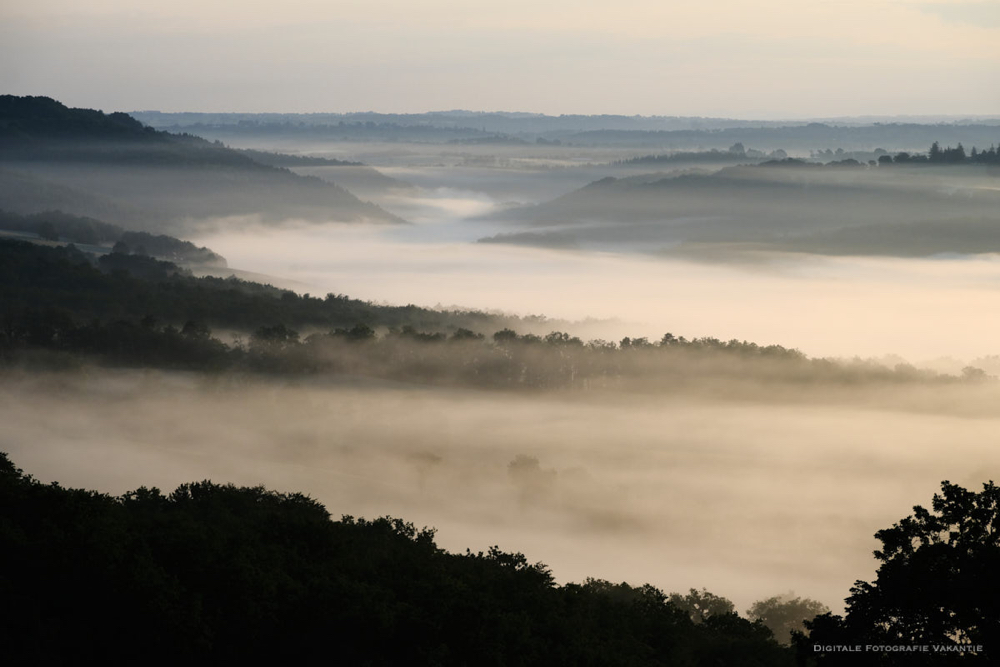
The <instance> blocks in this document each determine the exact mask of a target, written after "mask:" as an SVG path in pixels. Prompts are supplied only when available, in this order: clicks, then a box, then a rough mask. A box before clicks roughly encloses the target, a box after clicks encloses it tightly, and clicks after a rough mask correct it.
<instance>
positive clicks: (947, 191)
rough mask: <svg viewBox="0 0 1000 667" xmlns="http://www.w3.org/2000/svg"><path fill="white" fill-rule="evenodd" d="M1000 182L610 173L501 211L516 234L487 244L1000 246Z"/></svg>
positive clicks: (868, 250) (988, 171)
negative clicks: (552, 196) (615, 175)
mask: <svg viewBox="0 0 1000 667" xmlns="http://www.w3.org/2000/svg"><path fill="white" fill-rule="evenodd" d="M995 183H996V177H995V175H994V172H993V171H992V168H991V167H990V166H988V165H954V166H912V167H910V166H895V165H890V166H878V167H871V166H869V165H861V164H859V163H857V162H854V163H846V164H836V163H835V164H828V165H825V166H824V165H819V164H815V163H806V162H801V161H797V160H784V161H770V162H766V163H762V164H760V165H754V166H739V167H728V168H724V169H721V170H719V171H716V172H714V173H708V172H704V171H686V172H679V173H678V172H674V173H654V174H645V175H641V176H632V177H627V178H620V179H616V178H610V177H609V178H605V179H602V180H600V181H595V182H594V183H591V184H589V185H587V186H585V187H583V188H581V189H579V190H576V191H574V192H571V193H568V194H566V195H564V196H562V197H559V198H557V199H554V200H552V201H549V202H546V203H543V204H540V205H537V206H533V207H522V208H519V209H508V210H506V211H503V212H501V213H497V214H494V215H493V216H492V217H493V218H494V219H499V220H504V221H506V222H508V223H509V224H510V226H511V228H512V229H511V231H510V232H506V233H501V234H497V235H495V236H493V237H489V238H485V239H482V241H484V242H493V243H517V244H524V245H539V246H550V247H598V248H612V247H617V248H621V247H629V248H633V249H638V250H640V251H644V252H660V251H662V250H664V249H669V250H670V251H671V252H681V253H683V252H686V251H688V250H692V249H694V248H696V247H697V248H699V249H703V248H704V246H706V245H711V246H716V247H722V246H724V245H733V244H743V247H744V248H753V249H758V250H796V251H808V252H819V253H827V254H858V253H861V254H880V255H889V256H919V255H930V254H935V253H941V252H997V251H1000V224H998V223H997V218H996V211H997V210H998V206H1000V190H997V188H996V186H995ZM869 241H870V242H871V243H869Z"/></svg>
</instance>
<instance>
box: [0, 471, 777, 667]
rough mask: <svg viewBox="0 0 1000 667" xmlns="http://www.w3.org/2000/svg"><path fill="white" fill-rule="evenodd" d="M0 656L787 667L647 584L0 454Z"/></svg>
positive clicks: (767, 646)
mask: <svg viewBox="0 0 1000 667" xmlns="http://www.w3.org/2000/svg"><path fill="white" fill-rule="evenodd" d="M0 554H2V563H3V570H2V572H0V597H2V599H3V605H0V642H2V645H3V652H4V657H5V659H6V660H8V661H10V662H11V664H29V663H30V664H79V663H81V662H88V661H91V660H93V661H97V662H102V663H109V662H110V663H118V662H124V661H131V660H134V659H135V656H137V655H148V656H153V657H152V658H151V659H152V660H153V662H161V661H162V662H167V661H170V662H174V661H184V662H190V661H192V660H193V661H195V662H196V663H198V664H201V663H204V662H207V661H209V660H211V661H212V662H224V663H227V664H228V663H244V664H262V663H265V662H266V663H273V664H300V663H303V662H306V661H308V662H315V661H323V662H330V661H333V662H335V663H336V664H344V665H372V666H382V665H385V666H388V665H442V666H446V665H456V666H458V665H497V666H505V665H555V666H559V665H566V666H573V667H576V666H578V665H593V666H594V667H597V666H609V667H613V666H616V665H622V666H625V665H651V666H655V665H664V666H668V665H669V666H673V665H710V664H713V665H714V664H722V665H731V666H733V667H743V666H746V667H757V666H760V665H767V666H774V667H782V666H788V667H791V665H792V664H794V662H793V655H792V652H791V650H789V649H787V648H784V647H782V646H780V645H779V644H778V643H777V642H775V641H774V640H773V639H772V637H771V633H770V631H769V630H768V629H767V628H766V627H765V626H764V625H763V624H761V623H759V622H758V623H754V622H751V621H748V620H746V619H743V618H740V617H739V616H737V615H736V614H735V613H719V614H712V615H711V616H708V617H706V618H704V619H701V621H700V622H697V623H695V622H693V621H692V620H691V617H690V614H689V613H688V612H687V611H684V610H681V609H678V608H677V607H676V606H675V605H674V604H673V603H672V602H671V598H668V597H667V596H666V595H665V594H664V593H662V592H661V591H659V590H658V589H656V588H654V587H652V586H648V585H646V586H641V587H632V586H629V585H628V584H624V583H622V584H612V583H609V582H606V581H600V580H593V579H588V580H587V581H586V582H585V583H583V584H566V585H564V586H557V585H555V584H554V582H553V578H552V575H551V573H550V572H549V570H548V568H547V567H545V566H544V565H542V564H538V563H535V564H532V563H531V562H529V561H528V559H527V558H526V557H525V556H524V555H523V554H520V553H508V552H504V551H502V550H500V549H499V548H498V547H493V548H490V549H489V550H488V551H487V552H485V553H483V552H479V553H472V552H468V551H467V552H466V553H465V554H451V553H448V552H446V551H444V550H442V549H440V548H438V546H437V545H436V544H435V542H434V531H433V530H428V529H422V530H420V529H417V528H416V527H415V526H414V525H413V524H410V523H407V522H405V521H402V520H400V519H393V518H389V517H386V518H381V519H376V520H374V521H367V520H365V519H355V518H353V517H348V516H345V517H343V518H342V519H341V520H340V521H331V520H330V515H329V513H328V512H327V510H326V508H325V507H323V505H321V504H320V503H318V502H316V501H315V500H313V499H311V498H309V497H308V496H305V495H302V494H301V493H277V492H274V491H269V490H267V489H265V488H263V487H235V486H232V485H219V484H213V483H212V482H209V481H204V482H197V483H192V484H184V485H181V486H180V487H178V488H177V489H176V490H174V491H173V492H171V493H168V494H164V493H162V492H161V491H159V490H158V489H156V488H151V489H150V488H145V487H143V488H139V489H137V490H135V491H132V492H129V493H126V494H124V495H122V496H119V497H112V496H108V495H105V494H102V493H97V492H93V491H84V490H78V489H67V488H63V487H62V486H60V485H58V484H55V483H53V484H49V485H47V484H40V483H39V482H37V481H35V480H34V479H32V478H31V477H30V476H28V475H25V474H24V473H23V472H22V471H21V470H19V469H17V468H16V467H15V466H14V465H13V464H12V463H11V461H10V460H9V459H8V458H7V456H6V455H4V454H2V453H0Z"/></svg>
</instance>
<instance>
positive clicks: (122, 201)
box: [0, 95, 401, 231]
mask: <svg viewBox="0 0 1000 667" xmlns="http://www.w3.org/2000/svg"><path fill="white" fill-rule="evenodd" d="M0 168H3V169H5V170H6V171H7V173H8V174H9V173H10V172H17V174H16V175H15V176H14V177H13V178H15V179H17V180H20V181H22V182H31V183H34V186H35V187H33V188H30V189H29V190H27V191H25V190H22V189H19V188H4V187H0V197H2V198H0V208H5V209H8V210H12V211H16V212H19V213H35V212H40V211H44V210H50V209H52V208H55V207H57V206H58V208H61V209H63V210H66V211H67V212H70V213H78V214H84V215H98V216H99V217H101V218H103V219H105V220H107V221H108V222H112V223H116V224H122V225H124V226H127V227H130V228H135V229H143V230H146V231H160V230H161V229H162V228H163V227H164V226H166V227H167V228H174V227H178V226H181V227H183V226H185V225H187V226H190V224H191V222H192V221H195V223H196V222H197V220H200V219H204V218H213V217H231V216H259V217H260V219H261V220H262V221H265V222H268V221H276V220H282V219H288V218H297V219H306V220H310V221H339V222H358V221H374V222H397V223H398V222H401V220H400V219H399V218H398V217H396V216H394V215H392V214H391V213H388V212H386V211H384V210H382V209H381V208H379V207H378V206H376V205H374V204H371V203H368V202H363V201H361V200H360V199H358V198H357V197H355V196H354V195H353V194H351V193H350V192H348V191H347V190H345V189H344V188H342V187H339V186H337V185H334V184H332V183H329V182H326V181H323V180H321V179H319V178H314V177H308V176H300V175H298V174H295V173H292V172H291V171H289V170H288V169H285V168H281V167H277V166H273V165H269V164H264V163H262V162H259V161H257V160H254V159H253V158H252V157H251V156H249V155H246V154H244V153H241V152H240V151H236V150H232V149H230V148H227V147H226V146H223V145H222V144H220V143H217V142H216V143H213V142H209V141H206V140H204V139H201V138H199V137H195V136H192V135H175V134H170V133H167V132H162V131H158V130H155V129H153V128H150V127H147V126H144V125H143V124H142V123H140V122H139V121H137V120H135V119H133V118H131V117H130V116H128V115H127V114H123V113H112V114H104V113H102V112H100V111H94V110H91V109H70V108H67V107H66V106H64V105H62V104H60V103H59V102H57V101H55V100H52V99H49V98H46V97H14V96H11V95H4V96H0ZM11 190H13V191H11ZM54 194H55V195H58V197H59V198H60V200H61V201H59V202H58V203H57V204H56V203H54V202H53V201H51V199H50V196H52V195H54ZM73 200H76V201H78V202H80V203H81V206H82V207H83V208H82V209H77V208H75V207H74V206H72V203H73ZM88 200H89V201H88ZM96 209H101V210H100V211H98V210H96Z"/></svg>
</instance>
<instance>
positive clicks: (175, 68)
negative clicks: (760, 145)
mask: <svg viewBox="0 0 1000 667" xmlns="http://www.w3.org/2000/svg"><path fill="white" fill-rule="evenodd" d="M998 45H1000V2H998V1H997V0H985V1H981V0H938V1H928V0H711V1H710V2H706V1H704V0H619V1H618V2H615V3H608V2H605V1H603V0H600V1H598V0H573V1H572V2H570V1H569V0H505V2H502V3H498V2H494V1H492V0H491V1H489V2H485V1H483V0H365V1H363V2H362V1H361V0H337V1H335V2H329V1H328V0H285V1H283V2H281V3H275V2H259V1H255V0H238V1H237V0H198V1H195V0H173V1H172V2H169V3H155V4H154V3H147V2H130V1H126V0H88V1H87V2H79V0H30V1H27V0H0V93H7V94H17V95H28V94H31V95H46V96H50V97H54V98H56V99H59V100H60V101H63V102H64V103H66V104H68V105H70V106H80V107H89V108H99V109H103V110H105V111H132V110H152V109H158V110H161V111H217V112H218V111H244V112H266V111H274V112H350V111H381V112H421V111H429V110H445V109H473V110H507V111H533V112H541V113H548V114H561V113H584V114H596V113H620V114H630V115H631V114H641V115H681V116H693V115H698V116H720V117H734V118H761V119H764V118H807V117H830V116H848V115H864V114H875V115H900V114H902V115H910V114H914V115H919V114H942V115H963V114H968V115H977V114H983V115H987V114H996V113H997V112H998V111H1000V85H998V84H1000V76H998V72H1000V46H998Z"/></svg>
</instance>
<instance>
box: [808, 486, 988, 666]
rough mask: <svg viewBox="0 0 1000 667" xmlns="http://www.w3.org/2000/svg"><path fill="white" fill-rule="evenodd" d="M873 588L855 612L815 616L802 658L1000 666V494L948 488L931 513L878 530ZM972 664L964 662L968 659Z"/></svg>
mask: <svg viewBox="0 0 1000 667" xmlns="http://www.w3.org/2000/svg"><path fill="white" fill-rule="evenodd" d="M875 536H876V537H877V538H878V539H879V540H880V541H881V542H882V548H881V549H879V550H878V551H876V552H875V557H876V558H878V560H879V561H881V565H880V566H879V569H878V576H877V578H876V580H875V581H874V582H872V583H868V582H864V581H859V582H857V583H856V584H855V585H854V587H853V588H852V589H851V596H850V597H849V598H848V599H847V615H846V616H845V617H844V618H841V617H839V616H832V615H829V614H827V615H824V616H819V617H817V618H816V619H815V620H814V621H813V622H812V623H809V624H807V625H809V626H811V628H812V634H811V636H810V637H809V638H808V639H804V638H802V639H800V641H799V644H800V646H799V649H800V654H803V655H810V654H812V657H814V658H818V662H819V664H821V665H825V664H831V665H832V664H845V665H846V664H851V665H856V664H879V665H882V664H892V665H896V664H899V665H911V664H942V662H950V661H953V660H956V659H960V660H965V661H969V660H972V661H975V660H978V661H979V662H978V663H977V664H993V661H995V660H997V659H998V658H1000V488H998V487H997V486H996V485H995V484H993V482H989V483H986V484H984V485H983V490H982V491H981V492H979V493H976V492H974V491H968V490H966V489H964V488H962V487H961V486H958V485H956V484H951V483H950V482H947V481H946V482H942V484H941V493H940V494H935V496H934V499H933V503H932V505H931V510H927V509H925V508H924V507H921V506H917V507H914V508H913V515H911V516H908V517H906V518H905V519H903V520H902V521H900V522H899V523H897V524H895V525H894V526H892V528H887V529H885V530H880V531H879V532H878V533H876V534H875ZM852 645H861V646H869V645H885V646H897V647H899V646H910V647H912V646H919V647H923V646H926V647H928V648H927V650H926V651H919V652H916V653H914V652H899V651H898V650H896V652H895V653H893V652H886V653H884V654H883V653H881V652H877V651H874V652H873V651H865V652H864V653H862V654H860V655H851V654H844V653H841V652H838V650H837V649H831V650H820V651H816V650H815V647H816V646H821V647H835V646H852ZM973 647H982V648H981V649H980V650H977V651H976V652H975V653H976V655H974V656H973V655H969V654H963V653H962V651H963V650H964V649H969V648H973ZM963 664H966V663H963Z"/></svg>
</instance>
